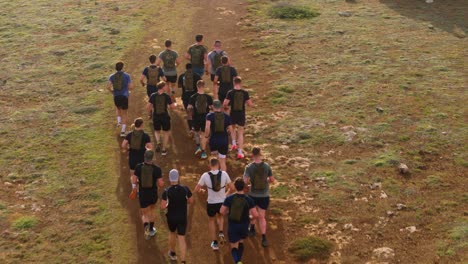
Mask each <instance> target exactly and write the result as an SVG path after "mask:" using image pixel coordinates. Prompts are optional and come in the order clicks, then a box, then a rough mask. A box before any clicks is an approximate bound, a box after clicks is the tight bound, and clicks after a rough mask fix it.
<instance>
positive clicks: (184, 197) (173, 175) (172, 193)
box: [161, 170, 193, 263]
mask: <svg viewBox="0 0 468 264" xmlns="http://www.w3.org/2000/svg"><path fill="white" fill-rule="evenodd" d="M169 181H170V182H171V187H169V188H167V189H166V190H164V192H163V194H162V198H161V209H166V208H167V213H166V217H167V225H168V227H169V231H170V234H169V258H170V259H171V260H177V256H176V253H175V245H176V231H177V237H178V241H179V248H180V258H181V261H182V263H185V254H186V252H187V244H186V242H185V232H186V229H187V203H189V204H191V203H193V197H192V192H191V191H190V189H189V188H188V187H187V186H183V185H180V184H179V172H178V171H177V170H171V171H170V172H169Z"/></svg>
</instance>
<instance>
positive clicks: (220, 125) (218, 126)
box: [214, 112, 225, 133]
mask: <svg viewBox="0 0 468 264" xmlns="http://www.w3.org/2000/svg"><path fill="white" fill-rule="evenodd" d="M214 117H215V118H214V123H215V126H214V127H215V129H214V132H215V133H223V132H225V131H224V118H225V117H224V113H223V112H215V113H214Z"/></svg>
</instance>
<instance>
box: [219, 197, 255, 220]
mask: <svg viewBox="0 0 468 264" xmlns="http://www.w3.org/2000/svg"><path fill="white" fill-rule="evenodd" d="M234 196H238V197H243V198H244V199H245V200H247V206H245V207H244V210H243V212H242V216H241V221H240V223H241V224H248V223H249V222H250V218H249V211H250V209H252V208H254V207H255V202H254V200H253V199H252V198H250V197H248V196H247V195H245V194H237V193H235V194H232V195H229V196H228V197H226V199H225V200H224V203H223V205H224V206H226V207H227V208H229V211H231V205H232V200H233V199H234ZM229 222H232V221H231V220H229ZM235 223H236V222H235ZM238 224H239V223H238Z"/></svg>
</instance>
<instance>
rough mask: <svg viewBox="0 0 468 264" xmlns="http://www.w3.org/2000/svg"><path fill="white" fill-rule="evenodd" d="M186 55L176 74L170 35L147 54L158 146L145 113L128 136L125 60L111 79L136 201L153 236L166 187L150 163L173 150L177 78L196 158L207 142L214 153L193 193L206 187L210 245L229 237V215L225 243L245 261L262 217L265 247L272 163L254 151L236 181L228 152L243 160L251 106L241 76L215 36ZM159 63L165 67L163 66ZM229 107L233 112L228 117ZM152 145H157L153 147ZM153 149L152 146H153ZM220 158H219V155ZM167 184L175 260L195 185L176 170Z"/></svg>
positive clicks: (165, 205)
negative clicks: (172, 112) (247, 243)
mask: <svg viewBox="0 0 468 264" xmlns="http://www.w3.org/2000/svg"><path fill="white" fill-rule="evenodd" d="M195 40H196V43H194V44H193V45H191V46H190V47H189V48H188V50H187V53H186V54H185V58H186V59H187V60H188V63H186V65H185V72H183V73H182V74H181V75H180V76H179V77H178V78H177V69H176V68H177V66H178V65H179V64H180V61H181V59H180V57H179V55H178V53H177V52H176V51H174V50H172V41H170V40H166V41H165V47H166V49H165V50H164V51H162V52H161V53H159V55H158V56H156V55H151V56H150V57H149V62H150V65H149V66H147V67H145V69H144V70H143V72H142V75H141V77H140V84H141V85H142V86H143V87H146V91H147V95H148V103H147V107H146V109H147V112H148V117H149V119H150V120H151V121H152V123H153V128H154V136H155V139H156V144H155V146H153V144H152V143H151V137H150V136H149V134H147V133H145V132H144V131H143V123H144V120H143V118H141V117H140V118H137V119H135V120H134V123H133V124H132V130H131V131H130V132H129V133H128V134H127V133H126V123H127V109H128V97H129V94H130V91H131V90H133V89H134V85H133V83H132V80H131V77H130V75H129V74H128V73H126V72H124V71H123V67H124V64H123V62H118V63H116V65H115V69H116V72H115V73H113V74H112V75H111V76H110V77H109V82H108V85H107V88H108V90H109V91H111V92H112V93H113V96H114V103H115V106H116V114H117V125H118V126H119V127H120V128H121V131H120V136H121V137H122V138H124V139H123V141H122V148H123V150H125V151H128V162H129V168H130V175H131V177H130V178H131V183H132V192H131V194H130V198H131V199H136V198H137V197H138V199H139V202H140V208H141V218H142V222H143V230H144V234H145V238H146V239H149V238H151V237H152V236H154V235H155V234H156V229H155V227H154V222H155V217H156V215H155V211H156V208H155V206H156V202H157V199H158V192H157V190H158V188H163V187H164V181H163V179H162V175H163V174H162V171H161V168H160V167H159V166H157V165H155V164H154V163H153V159H154V155H155V152H160V153H161V155H162V156H165V155H167V154H168V149H169V137H170V130H171V117H170V114H169V109H175V108H176V107H177V105H176V100H175V94H176V92H175V87H176V83H177V86H178V87H179V88H181V89H182V95H181V99H182V102H183V107H184V109H185V110H186V113H187V129H188V134H189V135H190V137H193V140H194V141H195V146H194V148H195V155H199V157H200V158H201V159H207V158H208V155H207V145H209V149H210V152H211V154H212V155H213V157H212V158H211V159H210V160H209V165H210V171H208V172H206V173H203V174H202V175H201V178H200V180H199V182H198V184H197V186H196V187H195V190H194V192H199V193H203V192H206V190H207V191H208V199H207V214H208V228H209V231H210V237H211V248H212V249H213V250H215V251H217V250H219V244H222V243H224V242H225V236H224V231H223V229H224V216H225V215H227V216H228V217H227V218H228V240H229V242H230V244H231V254H232V256H233V259H234V262H235V263H241V258H242V255H243V250H244V245H243V241H244V239H246V238H247V236H248V235H250V236H252V237H254V236H255V235H256V231H255V224H256V222H257V221H258V223H259V228H260V232H261V234H262V246H263V247H267V246H268V242H267V239H266V225H267V224H266V219H265V211H266V210H267V209H268V207H269V201H270V198H269V197H270V195H269V184H270V183H273V182H274V181H275V179H274V177H273V174H272V170H271V168H270V166H269V165H268V164H267V163H266V162H263V159H262V154H261V150H260V148H257V147H254V148H253V149H252V158H253V162H252V163H250V164H248V165H247V166H246V167H245V171H244V176H243V177H239V178H236V179H235V180H234V182H232V181H231V178H230V177H229V175H228V173H227V167H226V157H227V154H228V151H229V136H231V151H236V153H237V155H236V157H237V158H238V159H242V158H244V152H243V141H244V140H243V134H244V126H245V122H246V118H245V108H246V105H249V106H253V103H252V100H251V99H250V97H249V93H248V92H247V91H246V90H244V89H242V79H241V77H239V76H238V75H237V71H236V69H235V68H234V67H232V66H231V65H230V59H229V57H228V56H227V53H226V52H225V51H223V50H222V49H221V47H222V45H221V41H219V40H216V41H215V42H214V45H213V50H212V51H211V52H208V49H207V47H205V46H204V45H203V35H197V36H196V37H195ZM161 64H162V67H161ZM203 74H206V75H210V79H211V81H212V89H213V90H212V91H213V97H214V98H213V97H212V96H210V95H208V94H207V93H205V89H206V83H205V81H203ZM228 112H229V114H227V113H228ZM153 147H154V148H153ZM153 149H154V151H153ZM216 155H217V157H214V156H216ZM168 178H169V182H170V186H169V187H168V188H166V189H165V190H164V192H163V193H162V196H161V203H160V207H161V209H165V210H167V213H166V218H167V224H168V227H169V231H170V236H169V253H168V255H169V258H170V259H171V260H176V259H177V256H176V253H175V245H176V240H178V242H179V243H178V244H179V250H180V259H181V261H182V263H186V262H185V255H186V248H187V246H186V242H185V233H186V227H187V206H188V204H191V203H193V196H192V192H191V190H190V188H188V187H187V186H184V185H181V184H180V175H179V172H178V171H177V170H176V169H173V170H171V171H170V172H169V175H168Z"/></svg>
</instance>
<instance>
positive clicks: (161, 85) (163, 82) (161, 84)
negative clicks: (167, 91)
mask: <svg viewBox="0 0 468 264" xmlns="http://www.w3.org/2000/svg"><path fill="white" fill-rule="evenodd" d="M164 86H166V82H165V81H160V82H158V84H157V85H156V87H158V90H161V89H162V88H164Z"/></svg>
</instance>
